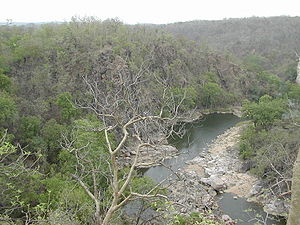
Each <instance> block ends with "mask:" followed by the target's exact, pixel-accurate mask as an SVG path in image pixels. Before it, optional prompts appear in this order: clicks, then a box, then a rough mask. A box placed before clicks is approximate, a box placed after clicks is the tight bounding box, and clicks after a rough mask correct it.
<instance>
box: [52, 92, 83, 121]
mask: <svg viewBox="0 0 300 225" xmlns="http://www.w3.org/2000/svg"><path fill="white" fill-rule="evenodd" d="M56 104H57V105H58V106H59V107H60V112H61V117H62V120H63V121H71V119H72V118H76V116H78V115H79V109H78V108H76V106H75V105H74V103H73V98H72V95H71V94H70V93H69V92H65V93H62V94H59V95H58V96H57V98H56Z"/></svg>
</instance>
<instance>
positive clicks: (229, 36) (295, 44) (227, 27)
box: [161, 16, 300, 69]
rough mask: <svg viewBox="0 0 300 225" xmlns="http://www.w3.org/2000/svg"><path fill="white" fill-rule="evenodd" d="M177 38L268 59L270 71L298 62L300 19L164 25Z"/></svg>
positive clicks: (271, 18)
mask: <svg viewBox="0 0 300 225" xmlns="http://www.w3.org/2000/svg"><path fill="white" fill-rule="evenodd" d="M161 27H162V28H163V29H164V30H166V31H168V32H171V33H173V34H174V35H176V36H177V37H186V38H188V39H190V40H194V41H196V42H198V43H200V44H201V45H207V46H212V47H213V48H214V49H216V50H219V51H221V52H224V51H225V52H229V53H231V54H233V55H235V56H237V57H241V56H242V57H245V56H247V55H249V54H253V55H259V56H262V57H265V58H266V60H267V62H266V63H265V64H266V65H267V68H269V69H271V68H274V67H275V68H278V67H279V65H278V64H280V65H281V66H282V65H285V64H289V63H293V62H294V61H296V60H297V57H295V53H294V52H295V51H300V49H299V46H300V39H299V36H300V17H286V16H282V17H270V18H260V17H252V18H241V19H224V20H220V21H191V22H181V23H173V24H167V25H161Z"/></svg>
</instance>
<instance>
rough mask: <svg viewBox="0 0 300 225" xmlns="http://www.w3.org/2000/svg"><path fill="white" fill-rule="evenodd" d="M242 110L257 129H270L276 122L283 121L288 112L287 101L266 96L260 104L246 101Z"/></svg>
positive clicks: (260, 100) (261, 99)
mask: <svg viewBox="0 0 300 225" xmlns="http://www.w3.org/2000/svg"><path fill="white" fill-rule="evenodd" d="M242 110H243V113H244V115H243V116H244V117H245V118H247V119H251V120H252V121H253V123H254V125H255V126H256V127H261V128H264V129H268V128H269V127H270V126H271V125H272V124H273V123H274V122H275V121H276V120H278V119H281V117H282V115H283V114H284V113H285V112H286V101H284V100H283V99H273V98H272V97H271V96H269V95H264V96H262V97H261V98H260V99H259V102H258V103H254V102H253V103H250V102H249V101H245V102H244V104H243V109H242Z"/></svg>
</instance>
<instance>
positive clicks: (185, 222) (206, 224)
mask: <svg viewBox="0 0 300 225" xmlns="http://www.w3.org/2000/svg"><path fill="white" fill-rule="evenodd" d="M194 224H199V225H221V224H223V223H221V222H219V221H217V220H216V219H211V218H209V215H205V214H203V213H198V212H193V213H191V214H189V215H175V216H174V219H173V221H172V222H171V223H169V225H194Z"/></svg>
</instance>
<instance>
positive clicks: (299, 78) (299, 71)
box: [296, 57, 300, 85]
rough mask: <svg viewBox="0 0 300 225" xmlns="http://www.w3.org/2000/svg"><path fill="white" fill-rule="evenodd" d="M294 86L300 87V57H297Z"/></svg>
mask: <svg viewBox="0 0 300 225" xmlns="http://www.w3.org/2000/svg"><path fill="white" fill-rule="evenodd" d="M296 84H298V85H300V57H299V61H298V66H297V78H296Z"/></svg>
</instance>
